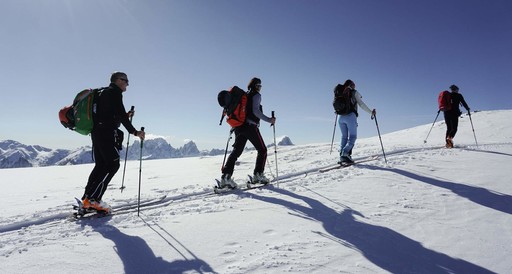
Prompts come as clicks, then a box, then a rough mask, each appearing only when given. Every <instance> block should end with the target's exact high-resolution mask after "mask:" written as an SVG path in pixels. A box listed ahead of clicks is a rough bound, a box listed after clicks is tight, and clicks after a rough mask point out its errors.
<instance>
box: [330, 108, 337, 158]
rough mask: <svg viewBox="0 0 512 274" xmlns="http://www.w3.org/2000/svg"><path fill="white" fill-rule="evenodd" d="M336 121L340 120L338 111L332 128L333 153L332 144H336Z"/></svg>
mask: <svg viewBox="0 0 512 274" xmlns="http://www.w3.org/2000/svg"><path fill="white" fill-rule="evenodd" d="M336 121H338V113H336V116H334V129H333V130H332V139H331V152H330V153H329V154H332V146H333V144H334V134H336Z"/></svg>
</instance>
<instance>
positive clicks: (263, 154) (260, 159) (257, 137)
mask: <svg viewBox="0 0 512 274" xmlns="http://www.w3.org/2000/svg"><path fill="white" fill-rule="evenodd" d="M261 87H262V86H261V80H260V79H259V78H256V77H254V78H252V79H251V81H250V82H249V84H248V86H247V89H248V94H247V109H246V111H247V114H246V115H247V116H246V119H245V123H244V124H243V125H241V126H239V127H236V128H235V129H234V132H235V142H234V144H233V151H231V154H229V157H228V160H227V162H226V164H225V165H224V167H223V168H222V177H221V181H220V187H221V188H224V187H229V188H236V186H237V185H236V183H235V182H234V180H233V179H232V178H231V176H232V175H233V171H234V168H235V163H236V160H237V159H238V157H240V155H242V152H243V151H244V148H245V145H246V143H247V140H249V141H250V142H251V143H252V145H253V146H254V148H255V149H256V150H257V151H258V156H257V158H256V164H255V167H254V172H253V174H254V176H253V179H252V183H262V184H267V183H269V182H270V180H269V179H268V178H266V177H265V175H264V174H263V172H264V171H265V163H266V160H267V147H266V146H265V142H264V141H263V137H261V134H260V130H259V128H258V127H259V124H260V120H263V121H265V122H267V123H270V124H272V125H273V124H274V123H275V122H276V118H275V117H268V116H266V115H265V114H263V108H262V106H261V94H260V91H261Z"/></svg>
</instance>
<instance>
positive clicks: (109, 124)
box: [93, 83, 137, 134]
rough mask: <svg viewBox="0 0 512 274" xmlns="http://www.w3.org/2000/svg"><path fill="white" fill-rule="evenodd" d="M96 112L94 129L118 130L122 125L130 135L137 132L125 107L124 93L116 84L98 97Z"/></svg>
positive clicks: (111, 85) (112, 84)
mask: <svg viewBox="0 0 512 274" xmlns="http://www.w3.org/2000/svg"><path fill="white" fill-rule="evenodd" d="M95 101H96V102H95V103H96V109H95V111H94V110H93V111H94V113H95V116H94V128H93V130H94V129H117V128H119V126H120V125H121V124H123V126H124V127H125V128H126V130H128V132H129V133H132V134H133V133H135V132H136V131H137V130H136V129H135V128H134V127H133V125H132V123H131V122H130V119H128V115H127V113H126V109H125V108H124V105H123V91H122V90H121V89H120V88H119V87H118V86H117V85H116V84H114V83H111V84H110V86H109V87H108V88H106V89H104V90H103V91H101V93H100V94H99V95H98V96H97V98H96V100H95Z"/></svg>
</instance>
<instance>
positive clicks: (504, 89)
mask: <svg viewBox="0 0 512 274" xmlns="http://www.w3.org/2000/svg"><path fill="white" fill-rule="evenodd" d="M511 10H512V3H511V2H510V1H507V0H492V1H473V0H469V1H467V0H460V1H459V0H450V1H445V0H433V1H409V0H391V1H381V0H373V1H371V0H368V1H366V0H365V1H345V0H337V1H334V0H333V1H331V0H319V1H305V0H294V1H291V0H287V1H284V0H283V1H281V0H262V1H235V0H215V1H207V0H187V1H185V0H181V1H170V0H148V1H120V0H109V1H104V0H87V1H85V0H84V1H80V0H45V1H38V0H4V1H1V2H0V25H1V26H2V27H0V35H1V37H2V43H0V60H1V64H0V75H1V76H0V77H1V81H0V90H1V94H2V102H3V104H2V108H1V109H0V124H1V127H2V130H1V132H0V140H4V139H14V140H17V141H20V142H22V143H25V144H40V145H43V146H46V147H51V148H76V147H80V146H83V145H89V144H90V139H89V137H86V136H81V135H79V134H77V133H74V132H71V131H69V130H67V129H65V128H63V127H62V126H61V125H60V123H59V121H58V118H57V112H58V110H59V109H60V108H62V107H63V106H65V105H69V104H70V103H71V101H72V99H73V97H74V95H75V94H76V93H77V92H78V91H80V90H82V89H84V88H88V87H99V86H105V85H107V84H108V79H109V75H110V73H111V72H112V71H116V70H120V71H124V72H126V73H127V74H128V76H129V78H130V86H129V87H128V91H127V92H126V93H124V102H125V106H126V108H129V107H130V106H131V105H134V106H135V110H136V116H135V117H134V119H133V123H134V125H135V126H136V127H137V128H140V127H141V126H144V127H145V128H146V132H147V133H148V134H154V135H161V136H167V137H169V140H170V143H171V145H173V146H174V147H180V146H182V145H183V140H185V139H192V140H194V141H195V142H196V143H197V145H198V146H199V149H209V148H224V146H225V142H226V140H227V137H228V131H229V127H228V125H227V124H224V125H223V126H219V125H218V122H219V119H220V114H221V109H220V107H219V106H218V104H217V100H216V97H217V93H218V92H219V91H220V90H223V89H227V88H229V87H230V86H232V85H238V86H241V87H244V88H245V87H246V86H247V83H248V81H249V80H250V79H251V78H252V77H254V76H257V77H259V78H261V79H262V84H263V89H262V105H263V108H264V112H265V113H267V114H270V111H271V110H274V111H275V112H276V116H277V123H276V135H277V136H278V137H279V136H282V135H288V136H289V137H290V138H291V139H292V141H293V142H295V143H297V144H307V143H317V142H330V140H331V136H332V130H333V125H334V117H335V116H334V112H333V109H332V105H331V103H332V90H333V87H334V86H335V85H336V84H337V83H342V82H343V81H345V80H346V79H347V78H350V79H352V80H354V82H355V83H356V86H357V89H358V90H359V91H360V93H361V94H362V95H363V100H364V101H365V102H366V104H367V105H368V106H369V107H370V108H376V109H377V115H378V116H377V117H378V121H379V127H380V130H381V133H386V132H392V131H396V130H400V129H403V128H408V127H413V126H416V125H421V124H428V123H432V121H433V119H434V118H435V115H436V113H437V94H438V93H439V92H440V91H441V90H444V89H447V88H448V87H449V86H450V85H451V84H457V85H458V86H459V87H460V89H461V93H462V94H463V95H464V96H465V98H466V100H467V102H468V104H469V105H470V107H471V108H472V110H493V109H510V108H511V107H512V95H511V92H510V91H511V88H510V87H511V85H512V77H511V76H512V74H511V72H512V50H511V49H512V17H511V16H510V11H511ZM261 130H262V134H263V136H264V137H265V139H266V141H267V142H268V143H270V142H271V141H272V137H273V136H272V129H271V128H270V127H269V126H268V124H262V127H261ZM475 130H476V131H478V129H475ZM376 134H377V131H376V127H375V123H374V122H373V121H372V120H371V119H370V117H369V115H367V114H366V113H362V114H361V115H360V117H359V136H360V137H369V136H374V135H376ZM425 134H427V132H426V133H425ZM338 138H339V131H338V132H337V137H336V141H337V142H338V143H339V140H338ZM422 141H423V140H418V142H419V143H420V142H422ZM125 143H126V141H125Z"/></svg>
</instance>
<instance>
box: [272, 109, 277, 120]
mask: <svg viewBox="0 0 512 274" xmlns="http://www.w3.org/2000/svg"><path fill="white" fill-rule="evenodd" d="M275 117H276V116H275V112H274V111H273V110H272V118H275Z"/></svg>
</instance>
